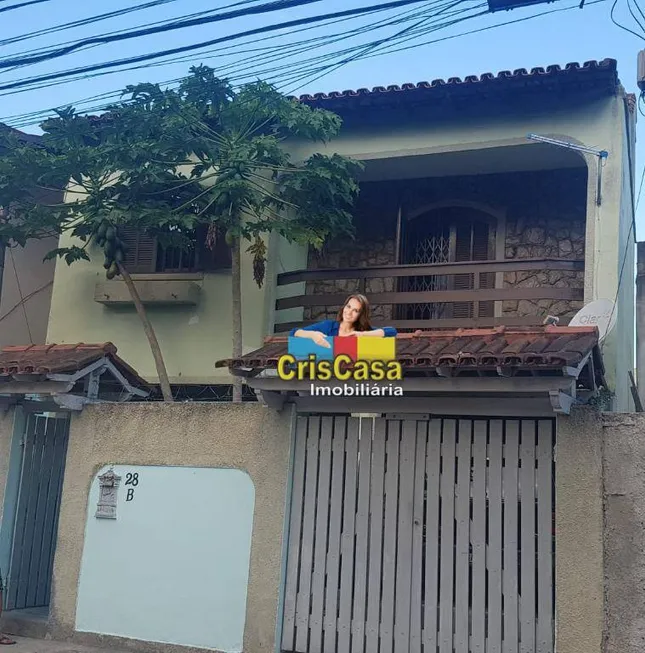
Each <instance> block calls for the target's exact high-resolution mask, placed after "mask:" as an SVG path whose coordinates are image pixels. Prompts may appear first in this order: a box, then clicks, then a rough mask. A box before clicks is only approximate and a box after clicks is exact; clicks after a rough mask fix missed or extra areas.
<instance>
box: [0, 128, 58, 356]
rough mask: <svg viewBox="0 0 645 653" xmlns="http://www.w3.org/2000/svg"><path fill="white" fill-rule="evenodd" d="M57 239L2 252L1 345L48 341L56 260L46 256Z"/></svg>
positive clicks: (34, 140) (35, 141) (28, 137)
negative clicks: (50, 259) (49, 259)
mask: <svg viewBox="0 0 645 653" xmlns="http://www.w3.org/2000/svg"><path fill="white" fill-rule="evenodd" d="M2 127H3V125H1V124H0V129H1V128H2ZM18 134H19V136H20V138H22V139H23V140H24V141H25V142H27V143H32V144H34V145H35V146H37V145H38V143H39V142H40V137H38V136H35V135H33V134H24V133H22V132H18ZM0 156H2V148H0ZM50 199H51V198H50ZM55 199H56V201H60V199H61V198H60V197H56V198H55ZM57 241H58V239H57V238H56V237H53V238H46V239H43V240H31V241H29V242H28V243H27V245H26V246H25V247H11V248H9V247H7V248H3V250H2V252H0V348H1V347H5V346H7V345H23V344H25V343H30V344H35V345H40V344H44V343H45V341H46V337H47V323H48V321H49V308H50V305H51V296H52V286H53V283H54V268H55V262H54V261H44V260H43V259H44V257H45V254H47V252H50V251H51V250H52V249H55V248H56V243H57Z"/></svg>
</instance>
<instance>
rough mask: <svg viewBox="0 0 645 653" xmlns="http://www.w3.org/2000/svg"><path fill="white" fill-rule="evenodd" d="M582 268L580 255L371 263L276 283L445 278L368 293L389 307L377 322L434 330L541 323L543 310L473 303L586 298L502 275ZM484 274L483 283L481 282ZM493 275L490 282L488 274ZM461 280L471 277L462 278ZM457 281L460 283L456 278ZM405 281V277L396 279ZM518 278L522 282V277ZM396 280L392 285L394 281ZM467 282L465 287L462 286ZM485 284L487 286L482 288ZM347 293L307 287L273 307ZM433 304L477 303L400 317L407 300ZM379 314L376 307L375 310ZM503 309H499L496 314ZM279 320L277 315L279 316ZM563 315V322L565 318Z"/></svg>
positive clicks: (332, 299)
mask: <svg viewBox="0 0 645 653" xmlns="http://www.w3.org/2000/svg"><path fill="white" fill-rule="evenodd" d="M530 271H535V272H541V271H544V272H562V273H567V272H569V273H571V272H574V273H576V272H577V273H580V272H584V260H581V259H552V258H540V259H535V258H533V259H508V260H494V261H481V262H480V261H473V262H471V261H468V262H464V263H436V264H429V265H382V266H374V267H360V268H343V269H328V268H322V269H315V270H296V271H293V272H284V273H282V274H279V275H278V279H277V283H278V286H287V285H290V284H295V283H303V282H305V283H313V282H321V281H326V282H330V281H331V282H333V281H342V280H351V279H355V280H357V284H356V290H355V292H365V291H366V289H368V280H369V279H390V280H395V279H403V280H405V279H406V278H408V279H409V278H411V277H415V278H417V279H419V278H423V277H426V278H431V279H435V280H436V279H439V278H442V279H449V280H451V281H449V282H448V283H447V284H445V285H447V286H448V288H447V289H441V290H425V291H396V292H368V297H369V300H370V303H371V305H372V307H373V309H374V308H375V307H378V306H389V307H392V309H391V310H392V319H385V320H384V319H379V318H378V317H375V318H374V320H373V322H374V325H375V326H379V325H383V324H387V325H390V326H394V327H396V328H397V329H400V330H413V329H437V328H458V327H490V326H496V325H499V324H506V325H509V326H534V325H538V324H541V323H542V321H543V319H544V317H545V315H544V313H540V314H539V315H538V314H536V315H523V316H518V315H512V314H509V311H508V310H502V311H500V309H499V308H497V310H493V311H490V312H491V313H492V314H490V315H486V316H482V315H481V311H479V310H478V308H477V307H479V306H481V305H482V303H483V302H488V306H489V307H490V306H491V303H493V304H492V305H493V306H497V307H500V306H502V304H501V302H508V301H522V300H529V301H532V302H535V301H539V300H550V301H551V302H581V301H583V299H584V290H583V288H581V287H580V288H573V287H566V286H565V285H564V284H561V285H560V287H557V286H553V285H538V286H535V285H532V286H528V285H515V286H512V285H511V284H510V283H508V282H507V279H505V275H507V274H509V273H517V272H520V273H521V272H530ZM484 278H486V279H487V282H486V283H481V281H482V280H483V279H484ZM492 278H493V279H494V282H493V281H491V279H492ZM464 279H466V280H467V279H470V281H466V282H465V283H464ZM457 280H460V282H456V281H457ZM398 283H399V285H403V286H404V285H405V282H403V283H401V282H400V281H399V282H398ZM520 283H521V282H520ZM393 285H396V284H393ZM464 286H466V288H464ZM483 286H487V287H483ZM347 294H348V293H347V292H346V291H343V292H338V293H336V292H332V293H316V292H307V293H306V294H304V295H294V296H291V297H282V298H280V299H277V300H276V304H275V306H276V310H278V311H280V310H286V309H294V308H296V309H297V308H304V309H307V308H310V307H320V308H323V307H332V306H334V307H337V306H340V305H342V303H343V302H344V301H345V298H346V296H347ZM422 304H432V305H439V306H449V305H452V306H455V305H461V306H462V307H463V306H464V305H466V304H470V305H472V306H475V307H476V308H475V310H474V311H473V314H472V316H470V317H447V318H439V319H398V317H399V315H400V313H401V312H402V309H404V308H405V307H406V306H410V305H422ZM375 313H378V309H377V310H376V311H375ZM500 313H501V314H500ZM277 319H278V320H279V319H280V318H279V316H278V318H277ZM312 321H314V320H307V319H305V320H303V321H299V322H280V321H278V322H277V323H276V325H275V332H276V333H283V332H285V331H289V330H290V329H292V328H294V327H298V326H304V325H305V324H309V323H311V322H312ZM566 322H567V320H566V319H565V320H563V321H562V322H561V324H563V323H566Z"/></svg>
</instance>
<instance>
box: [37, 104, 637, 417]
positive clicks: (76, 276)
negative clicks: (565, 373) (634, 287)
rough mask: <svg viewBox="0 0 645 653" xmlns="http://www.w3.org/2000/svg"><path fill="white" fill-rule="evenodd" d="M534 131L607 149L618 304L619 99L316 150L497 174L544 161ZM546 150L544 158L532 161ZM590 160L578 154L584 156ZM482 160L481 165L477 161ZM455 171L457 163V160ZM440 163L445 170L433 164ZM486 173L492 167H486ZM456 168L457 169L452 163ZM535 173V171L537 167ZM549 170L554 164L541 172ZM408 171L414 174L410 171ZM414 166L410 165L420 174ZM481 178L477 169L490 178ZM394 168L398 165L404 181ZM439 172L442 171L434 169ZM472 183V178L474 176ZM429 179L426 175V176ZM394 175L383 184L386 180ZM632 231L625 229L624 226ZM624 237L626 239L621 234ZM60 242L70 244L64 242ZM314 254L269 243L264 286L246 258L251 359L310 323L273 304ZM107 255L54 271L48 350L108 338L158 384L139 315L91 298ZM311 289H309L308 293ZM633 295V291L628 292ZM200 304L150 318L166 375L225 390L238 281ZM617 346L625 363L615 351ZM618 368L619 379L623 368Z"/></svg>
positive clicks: (343, 139)
mask: <svg viewBox="0 0 645 653" xmlns="http://www.w3.org/2000/svg"><path fill="white" fill-rule="evenodd" d="M530 132H533V133H537V134H540V135H543V136H549V137H552V138H558V139H561V140H565V141H571V142H576V143H580V144H583V145H586V146H589V147H594V148H601V149H605V150H607V151H608V152H610V155H609V158H608V159H607V161H606V164H605V166H604V168H603V202H602V205H601V206H600V207H597V206H596V204H595V189H596V164H597V160H596V158H595V157H594V156H592V155H585V157H586V160H587V163H588V166H589V182H588V185H589V190H588V211H587V235H586V241H587V242H586V248H585V249H586V257H587V269H586V275H585V301H591V300H593V299H597V298H608V299H614V297H615V296H616V289H617V287H618V278H619V272H620V267H621V265H620V264H621V262H622V255H623V252H624V247H622V244H623V242H622V240H620V238H619V234H623V233H625V234H626V229H627V230H628V229H629V224H628V223H630V222H631V215H630V208H629V204H628V203H627V200H626V197H627V195H626V193H627V191H628V190H629V187H628V186H626V184H628V183H629V182H628V181H625V180H626V179H627V178H628V170H627V151H626V143H627V140H626V135H625V114H624V101H623V98H622V97H612V98H607V99H602V100H597V101H594V102H591V103H588V104H586V105H584V106H581V107H580V108H578V109H575V108H573V109H572V108H571V107H568V108H566V109H564V108H563V109H561V110H558V111H551V112H549V113H542V114H540V113H539V111H537V110H535V111H533V112H532V113H529V114H525V115H522V116H509V115H505V116H503V117H487V118H486V117H482V118H481V121H480V122H479V123H478V124H473V122H472V120H469V121H467V122H466V121H462V122H456V121H453V122H450V121H446V120H441V121H439V120H432V121H429V122H423V121H420V120H417V122H414V121H411V120H407V121H406V122H401V123H400V124H399V125H398V126H397V125H396V124H395V125H394V126H392V125H388V126H382V127H375V126H372V125H369V124H364V125H361V126H359V127H354V128H351V129H350V128H347V129H346V130H345V131H344V132H342V133H341V135H340V136H339V137H338V138H337V139H335V140H334V141H332V142H331V143H330V144H329V145H327V146H322V147H316V148H315V149H316V150H318V151H324V152H327V153H332V152H338V153H340V154H344V155H347V156H350V157H354V158H357V159H361V160H364V161H366V162H367V163H368V166H369V164H370V162H375V161H379V160H387V159H391V158H394V157H407V158H408V159H411V160H412V161H417V160H418V161H419V162H421V161H422V159H423V158H424V157H425V158H426V159H428V155H439V154H450V155H451V156H452V155H455V154H459V153H463V154H467V153H473V154H477V155H478V156H479V157H481V156H482V152H486V150H490V158H487V157H488V154H486V153H485V158H484V161H486V162H489V163H490V166H491V170H490V172H494V171H500V169H501V168H500V166H503V165H504V156H505V152H506V151H510V149H511V148H515V149H516V148H517V146H524V147H525V148H526V154H525V155H524V156H522V157H520V160H519V162H518V160H517V157H516V158H515V159H514V161H515V163H514V167H513V168H512V169H522V166H525V169H535V166H536V163H535V160H537V159H539V160H540V161H544V160H545V159H544V147H545V146H544V145H543V144H534V143H530V142H529V141H528V140H527V138H526V135H527V134H528V133H530ZM531 148H541V149H540V150H539V151H540V153H541V155H540V157H537V158H536V157H534V156H533V154H532V153H533V152H537V151H538V150H536V149H534V150H532V149H531ZM292 151H293V158H294V160H298V159H299V158H302V157H305V156H307V155H309V154H311V153H312V152H313V151H314V149H313V148H312V147H311V146H310V145H309V144H307V145H299V144H297V143H294V144H292ZM548 156H552V159H551V167H558V165H560V164H561V163H562V162H566V161H567V157H569V158H568V162H569V165H570V163H571V158H570V157H572V156H577V155H574V154H573V153H572V152H571V151H570V150H562V149H561V148H557V147H555V146H554V147H553V154H552V155H551V154H550V153H549V154H548ZM581 156H582V155H581ZM434 160H435V169H436V174H458V173H459V171H458V170H457V171H455V170H454V169H450V170H449V169H448V168H445V169H444V171H443V172H441V171H442V166H441V163H440V162H441V157H434ZM480 160H481V159H480ZM452 161H453V163H454V158H453V159H452ZM437 162H439V163H438V164H437ZM486 165H488V163H487V164H486ZM453 167H454V166H453ZM538 167H539V166H538ZM543 167H549V166H547V165H543ZM408 168H409V166H406V170H407V169H408ZM412 168H413V169H414V166H412ZM488 171H489V170H487V169H485V168H484V169H481V168H480V169H479V172H481V173H485V172H488ZM396 173H397V166H394V165H393V166H392V175H393V176H396ZM432 174H435V172H432ZM471 174H472V171H471ZM419 176H423V175H419ZM384 178H386V177H384ZM626 225H627V226H626ZM621 238H622V236H621ZM66 242H67V241H66V240H65V239H63V242H62V243H61V244H62V245H64V244H66ZM306 261H307V252H306V251H305V250H304V248H302V247H298V246H292V245H288V244H287V243H286V242H285V241H283V240H282V239H278V238H272V239H271V246H270V250H269V260H268V269H267V281H266V283H265V285H264V287H263V288H262V289H257V287H256V286H255V284H254V282H253V279H252V272H251V261H250V257H249V256H248V254H245V256H244V260H243V287H244V294H245V296H244V300H243V310H244V318H243V319H244V348H245V351H250V350H251V349H254V348H256V347H258V346H260V345H261V344H262V339H263V337H264V336H265V335H267V334H269V333H271V332H272V325H273V323H274V322H289V321H292V320H299V319H302V309H292V310H289V311H280V312H275V311H274V310H273V302H274V300H275V297H276V296H277V297H282V296H290V295H293V294H299V293H300V292H301V291H302V290H304V288H302V287H301V288H297V287H296V285H295V284H294V285H293V286H285V287H281V288H277V289H276V288H275V275H276V274H277V273H279V272H281V271H288V270H294V269H300V268H303V267H306ZM630 265H631V260H628V261H627V266H626V269H625V272H624V275H623V276H624V277H625V278H628V279H631V275H632V269H631V267H630ZM102 275H103V270H102V267H101V257H100V256H97V260H96V262H95V263H91V264H89V263H84V262H79V263H76V264H74V265H73V266H72V267H71V268H70V267H68V266H67V265H66V264H65V263H64V262H60V261H59V262H58V263H57V267H56V279H55V282H54V289H53V297H52V310H51V318H50V325H49V329H48V333H47V340H48V342H77V341H85V342H90V341H92V342H98V341H103V340H112V341H113V342H114V343H115V344H116V345H117V347H118V348H119V352H120V354H122V355H123V356H124V357H125V359H126V360H127V361H128V362H129V363H130V364H132V365H133V366H134V367H135V368H136V369H137V370H138V371H139V372H140V373H141V374H142V375H143V376H144V377H146V378H147V379H148V380H150V381H154V380H155V378H156V375H155V371H154V366H153V361H152V357H151V355H150V353H149V351H148V347H147V343H146V341H145V339H144V336H143V333H142V330H141V327H140V325H139V322H138V320H137V317H136V314H135V312H134V309H133V308H120V309H113V308H106V307H104V306H102V305H100V304H97V303H96V302H94V301H93V293H94V287H95V284H96V282H97V281H99V280H100V279H103V276H102ZM302 285H303V286H304V284H302ZM624 286H625V288H627V287H628V286H630V284H624ZM624 293H625V296H624V297H621V299H624V300H627V299H628V298H627V296H626V293H628V290H624ZM202 295H203V297H202V300H201V301H200V304H199V305H198V306H197V307H196V308H194V309H193V308H185V307H166V308H155V309H154V310H151V317H152V321H153V324H154V326H155V328H156V329H157V334H158V337H159V340H160V343H161V346H162V349H163V351H164V354H165V356H166V358H167V364H168V368H169V374H170V376H171V380H172V381H173V382H175V383H227V382H230V378H231V377H230V376H229V375H228V373H227V371H225V370H215V369H214V367H213V363H214V361H215V360H217V359H221V358H226V357H228V356H229V355H230V351H231V344H230V343H231V327H230V324H229V323H230V310H231V309H230V305H231V304H230V275H229V274H225V273H223V274H209V275H206V276H205V279H204V281H203V290H202ZM627 303H628V302H627V301H621V306H620V309H619V311H618V326H617V328H616V330H615V332H614V334H613V336H612V337H611V338H610V339H609V340H608V342H607V345H606V347H605V358H606V365H607V377H608V381H609V383H610V385H611V387H612V388H615V389H617V390H618V392H619V395H620V396H619V401H618V403H617V408H618V409H619V410H628V409H629V405H630V404H629V402H630V401H631V399H630V398H629V392H626V390H628V386H627V385H625V383H626V381H625V378H623V377H626V374H627V369H632V368H633V363H632V364H628V365H627V367H625V366H623V367H620V368H619V367H618V357H619V356H620V361H621V363H626V362H627V361H630V360H632V359H633V340H634V330H633V320H632V319H630V311H631V310H632V309H631V308H630V307H627V308H625V305H626V304H627ZM618 342H620V343H621V349H620V354H618V353H617V348H616V343H618ZM617 369H620V370H621V372H620V374H617V372H616V370H617Z"/></svg>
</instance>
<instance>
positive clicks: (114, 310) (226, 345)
mask: <svg viewBox="0 0 645 653" xmlns="http://www.w3.org/2000/svg"><path fill="white" fill-rule="evenodd" d="M70 242H71V239H70V238H69V237H68V236H63V237H62V238H61V246H65V245H67V244H69V243H70ZM275 251H276V250H275V249H274V250H273V252H274V254H273V256H271V257H270V258H269V261H268V264H267V281H266V282H265V283H264V285H263V287H262V288H261V289H260V288H258V287H257V285H256V283H255V281H254V280H253V266H252V257H251V256H250V255H249V254H248V253H246V252H244V251H243V255H242V298H243V299H242V313H243V314H242V320H243V349H244V352H248V351H251V350H253V349H256V348H258V347H259V346H261V344H262V341H263V338H264V336H265V335H266V334H267V333H269V332H270V325H269V317H270V314H271V306H272V302H271V299H273V297H274V295H273V292H274V291H273V285H274V284H273V283H272V281H273V279H274V278H275V275H276V274H277V273H278V272H279V271H284V270H286V269H293V268H292V267H290V266H291V265H293V264H292V256H291V254H290V248H289V247H285V248H284V251H283V252H282V253H281V254H280V255H279V256H276V255H275ZM102 261H103V255H102V253H101V252H96V253H95V255H93V256H92V261H91V262H86V261H79V262H77V263H74V264H73V265H72V266H68V265H67V264H66V263H65V262H64V261H58V262H57V263H56V276H55V280H54V288H53V296H52V309H51V315H50V321H49V328H48V331H47V342H49V343H58V344H61V343H73V342H93V343H96V342H105V341H111V342H113V343H114V344H115V345H116V346H117V348H118V350H119V355H120V356H121V357H123V358H124V359H125V360H126V361H127V362H128V363H129V364H130V365H132V366H133V367H134V368H135V369H136V370H137V372H139V374H141V375H142V376H143V377H144V378H145V379H147V380H149V381H152V382H155V381H156V380H157V375H156V370H155V365H154V361H153V358H152V354H151V353H150V348H149V346H148V342H147V340H146V338H145V336H144V333H143V329H142V327H141V322H140V321H139V318H138V317H137V314H136V311H135V309H134V306H127V307H123V306H120V307H109V306H105V305H103V304H100V303H98V302H95V301H94V289H95V287H96V284H97V283H106V279H105V270H104V269H103V266H102ZM142 276H145V278H147V279H149V278H150V275H142ZM167 276H169V275H167ZM191 276H194V275H191ZM133 278H134V279H135V280H136V278H137V275H133ZM172 278H173V279H180V278H181V275H172ZM107 283H109V282H107ZM117 283H118V282H117ZM197 283H198V284H199V285H200V287H201V293H200V299H199V303H198V304H197V305H196V306H155V307H149V308H148V313H149V316H150V319H151V321H152V324H153V326H154V328H155V331H156V334H157V338H158V340H159V343H160V345H161V349H162V351H163V354H164V357H165V361H166V366H167V369H168V374H169V376H170V381H171V383H178V384H179V383H204V384H217V383H231V377H230V375H229V374H228V371H227V370H222V369H217V370H216V369H215V361H216V360H219V359H222V358H227V357H229V356H230V355H231V347H232V344H231V343H232V327H231V274H230V271H223V272H218V273H209V274H204V275H203V279H202V280H201V281H199V282H197Z"/></svg>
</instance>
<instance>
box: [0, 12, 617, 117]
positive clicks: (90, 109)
mask: <svg viewBox="0 0 645 653" xmlns="http://www.w3.org/2000/svg"><path fill="white" fill-rule="evenodd" d="M607 1H608V0H593V1H592V2H589V3H587V5H586V6H591V5H594V4H600V3H601V2H607ZM571 9H578V5H572V6H569V7H563V8H558V9H551V10H548V11H545V12H540V13H537V14H532V15H530V16H524V17H522V18H519V19H514V20H510V21H504V22H502V23H497V24H495V25H488V26H486V27H482V28H478V29H472V30H468V31H464V32H459V33H457V34H451V35H447V36H443V37H440V38H436V39H432V40H428V41H424V42H422V43H416V44H413V45H409V46H406V47H395V48H392V47H390V48H389V49H384V50H383V51H381V52H376V53H373V54H368V55H367V56H366V57H365V58H370V57H373V56H382V55H384V54H390V53H392V52H400V51H403V50H409V49H412V48H416V47H422V46H425V45H430V44H434V43H438V42H441V41H445V40H450V39H455V38H460V37H462V36H468V35H471V34H475V33H479V32H483V31H487V30H491V29H496V28H498V27H504V26H506V25H511V24H515V23H518V22H524V21H527V20H531V19H533V18H539V17H542V16H545V15H548V14H552V13H557V12H561V11H569V10H571ZM336 22H340V21H336ZM305 29H313V28H312V27H307V28H305ZM298 31H304V30H298ZM272 38H276V36H275V35H271V36H267V37H264V38H263V39H260V40H269V39H272ZM220 50H221V49H216V50H213V52H216V51H220ZM167 63H169V62H167ZM155 65H161V64H156V63H155V64H146V66H155ZM146 66H141V67H142V68H143V67H146ZM179 81H181V78H179V79H172V80H166V81H162V82H159V84H160V85H171V86H172V85H173V84H176V83H178V82H179ZM18 92H20V91H18ZM119 95H120V92H118V91H111V92H107V93H102V94H99V95H95V96H91V97H88V98H85V99H83V100H79V101H78V102H76V103H74V104H75V105H76V106H84V109H83V111H82V112H83V113H94V112H100V111H103V110H105V109H106V108H108V106H109V103H107V104H106V103H101V104H96V102H98V101H101V100H107V99H109V98H116V97H118V96H119ZM88 105H89V106H88ZM50 114H51V110H40V111H36V112H29V113H25V114H16V115H12V116H7V117H5V118H3V119H2V120H3V121H5V122H7V123H8V124H10V125H11V126H13V127H15V128H24V127H28V126H30V125H34V124H37V123H38V121H39V120H40V119H42V118H44V117H46V116H47V115H50Z"/></svg>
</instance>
